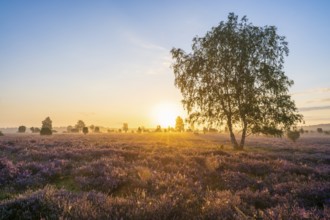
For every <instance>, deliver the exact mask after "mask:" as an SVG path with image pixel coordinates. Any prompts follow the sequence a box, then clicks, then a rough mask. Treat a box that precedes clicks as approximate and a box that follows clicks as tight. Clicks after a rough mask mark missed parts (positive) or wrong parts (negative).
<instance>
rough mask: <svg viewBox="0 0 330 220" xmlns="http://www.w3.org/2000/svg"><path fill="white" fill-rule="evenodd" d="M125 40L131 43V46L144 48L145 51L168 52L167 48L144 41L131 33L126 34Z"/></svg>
mask: <svg viewBox="0 0 330 220" xmlns="http://www.w3.org/2000/svg"><path fill="white" fill-rule="evenodd" d="M124 36H125V38H126V39H127V40H128V42H130V43H131V44H134V45H135V46H138V47H141V48H144V49H148V50H161V51H167V49H166V48H164V47H162V46H159V45H156V44H153V43H150V42H147V41H144V40H142V39H141V38H139V37H137V36H136V35H134V34H132V33H129V32H125V33H124Z"/></svg>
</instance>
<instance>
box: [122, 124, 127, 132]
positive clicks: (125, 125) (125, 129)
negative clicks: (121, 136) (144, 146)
mask: <svg viewBox="0 0 330 220" xmlns="http://www.w3.org/2000/svg"><path fill="white" fill-rule="evenodd" d="M123 131H125V133H127V131H128V124H127V123H124V124H123Z"/></svg>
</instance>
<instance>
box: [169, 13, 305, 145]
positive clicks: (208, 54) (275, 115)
mask: <svg viewBox="0 0 330 220" xmlns="http://www.w3.org/2000/svg"><path fill="white" fill-rule="evenodd" d="M171 53H172V57H173V59H174V60H175V61H174V64H173V65H172V67H173V71H174V74H175V85H176V86H177V87H178V88H179V89H180V91H181V93H182V96H183V101H182V102H183V105H184V107H185V109H187V111H188V114H189V117H188V122H191V123H198V124H204V123H207V124H210V125H215V126H217V127H220V126H222V125H223V123H225V124H226V125H227V127H228V130H229V133H230V139H231V143H232V146H233V147H234V149H238V150H241V149H243V147H244V144H245V138H246V137H247V136H248V135H249V134H253V133H263V134H267V135H273V136H282V135H283V134H284V132H285V131H286V130H288V129H289V128H291V127H293V126H294V125H295V124H296V123H297V122H301V121H302V119H303V116H302V115H300V114H298V113H297V108H296V106H295V103H294V102H293V101H292V100H291V97H290V94H289V93H288V91H289V89H288V88H289V87H290V86H291V85H292V84H293V81H292V80H289V79H288V77H287V76H286V75H285V74H284V70H283V64H284V57H285V56H287V55H288V53H289V49H288V46H287V42H286V41H285V37H283V36H279V35H278V34H277V30H276V27H274V26H265V27H258V26H254V25H252V24H251V23H249V22H248V20H247V18H246V17H245V16H244V17H243V18H242V19H241V20H240V21H239V20H238V16H236V15H235V14H234V13H230V14H229V16H228V20H227V21H226V22H220V24H219V25H218V26H216V27H213V28H212V29H211V31H209V32H207V33H206V35H205V36H204V37H195V38H194V39H193V45H192V52H191V53H188V54H187V53H185V52H184V51H183V50H182V49H177V48H173V49H172V50H171ZM235 127H240V129H241V140H240V143H238V141H237V140H236V137H235V134H234V128H235Z"/></svg>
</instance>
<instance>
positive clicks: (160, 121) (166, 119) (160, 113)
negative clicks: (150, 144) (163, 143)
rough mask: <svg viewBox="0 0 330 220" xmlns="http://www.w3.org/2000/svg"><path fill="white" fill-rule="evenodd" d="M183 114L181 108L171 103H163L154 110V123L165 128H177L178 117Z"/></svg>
mask: <svg viewBox="0 0 330 220" xmlns="http://www.w3.org/2000/svg"><path fill="white" fill-rule="evenodd" d="M181 114H182V110H181V109H180V107H179V106H178V105H176V104H174V103H171V102H162V103H159V104H157V105H155V106H154V108H153V109H152V118H153V122H154V123H155V124H156V125H160V126H161V127H163V128H167V127H168V126H171V127H174V126H175V119H176V117H178V116H180V115H181Z"/></svg>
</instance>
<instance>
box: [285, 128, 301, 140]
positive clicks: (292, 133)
mask: <svg viewBox="0 0 330 220" xmlns="http://www.w3.org/2000/svg"><path fill="white" fill-rule="evenodd" d="M286 135H287V137H288V138H289V139H290V140H291V141H293V142H296V141H297V140H298V138H299V137H300V132H299V131H288V132H287V134H286Z"/></svg>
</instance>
